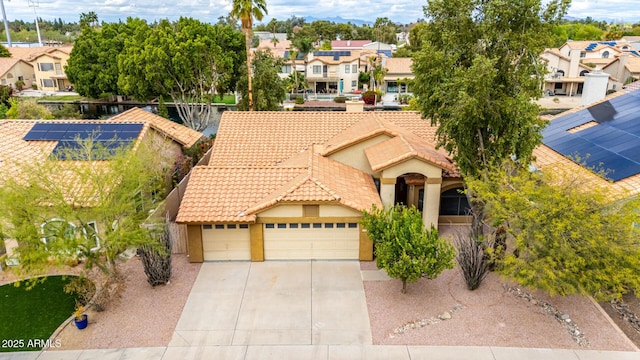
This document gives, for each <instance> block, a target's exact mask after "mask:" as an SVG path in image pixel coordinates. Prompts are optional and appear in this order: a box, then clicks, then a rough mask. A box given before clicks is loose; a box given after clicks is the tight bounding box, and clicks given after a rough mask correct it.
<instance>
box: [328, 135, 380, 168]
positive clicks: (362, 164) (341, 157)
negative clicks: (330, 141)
mask: <svg viewBox="0 0 640 360" xmlns="http://www.w3.org/2000/svg"><path fill="white" fill-rule="evenodd" d="M388 139H390V137H389V136H387V135H378V136H376V137H374V138H371V139H368V140H365V141H362V142H360V143H357V144H354V145H351V146H349V147H348V148H346V149H342V150H340V151H338V152H336V153H334V154H331V155H329V158H330V159H333V160H336V161H338V162H341V163H343V164H346V165H349V166H351V167H353V168H356V169H358V170H362V171H364V172H366V173H368V174H371V175H374V177H379V173H374V172H373V170H371V165H370V164H369V160H368V159H367V155H366V154H365V153H364V149H366V148H368V147H370V146H372V145H375V144H378V143H381V142H383V141H385V140H388Z"/></svg>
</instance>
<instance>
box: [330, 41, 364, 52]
mask: <svg viewBox="0 0 640 360" xmlns="http://www.w3.org/2000/svg"><path fill="white" fill-rule="evenodd" d="M371 43H372V41H371V40H332V41H331V50H336V51H337V50H362V49H364V46H365V45H368V44H371Z"/></svg>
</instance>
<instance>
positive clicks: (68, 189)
mask: <svg viewBox="0 0 640 360" xmlns="http://www.w3.org/2000/svg"><path fill="white" fill-rule="evenodd" d="M78 144H79V146H78V147H77V148H76V149H74V150H73V152H71V150H70V152H65V153H63V155H64V156H67V158H71V159H105V158H106V159H107V160H106V161H98V162H95V161H64V160H58V158H57V157H55V156H48V157H46V158H44V159H43V160H41V161H32V162H21V163H16V164H14V165H15V168H16V169H17V171H15V172H11V173H6V174H2V175H0V183H2V186H1V187H0V205H1V206H2V209H3V211H2V213H1V214H0V218H1V219H2V221H1V222H0V223H2V224H3V234H2V235H3V236H4V237H8V238H12V239H16V240H17V242H18V247H17V248H16V252H17V256H18V259H19V261H20V265H19V267H18V268H17V270H18V271H19V272H21V273H23V274H26V275H37V274H42V273H44V272H46V271H47V269H48V268H49V267H50V266H51V265H60V266H61V265H65V264H68V263H69V262H74V261H77V260H82V261H84V262H85V275H87V276H88V277H90V278H92V279H106V280H105V283H108V284H114V282H113V281H114V280H115V281H116V282H117V280H119V279H121V277H120V274H119V270H118V263H119V262H118V261H117V258H118V256H119V254H121V253H122V252H123V251H125V250H127V249H129V248H132V247H133V248H137V247H140V246H142V245H145V244H152V243H153V242H152V240H151V237H150V234H149V231H148V230H146V229H145V228H144V227H142V226H141V225H142V223H143V221H145V220H146V219H147V217H148V214H149V211H150V210H151V209H153V206H155V205H154V204H153V201H154V198H153V194H158V193H161V191H162V189H163V188H164V187H163V179H164V177H163V174H162V172H161V171H162V167H163V166H164V165H162V164H161V162H160V161H159V160H158V157H157V153H158V152H159V151H160V148H161V146H163V145H161V144H154V143H153V142H152V141H148V142H143V143H141V144H139V146H137V147H136V149H135V150H134V149H129V148H119V149H117V150H108V149H106V148H104V147H103V146H100V145H99V144H98V143H97V142H93V141H92V140H90V139H88V140H78ZM92 223H93V224H96V225H97V227H96V226H92ZM96 230H97V231H96ZM43 238H45V241H43ZM94 268H97V269H99V270H101V271H99V272H98V273H95V272H92V271H91V270H92V269H94ZM99 274H105V275H106V277H104V278H103V277H101V276H99ZM100 287H101V286H99V288H100ZM101 288H102V289H106V287H104V286H102V287H101ZM107 291H109V290H107ZM105 294H108V292H107V293H105Z"/></svg>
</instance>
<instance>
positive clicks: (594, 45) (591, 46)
mask: <svg viewBox="0 0 640 360" xmlns="http://www.w3.org/2000/svg"><path fill="white" fill-rule="evenodd" d="M596 46H598V43H591V44H589V45H588V46H587V47H586V48H584V49H585V50H587V51H591V50H593V49H595V48H596Z"/></svg>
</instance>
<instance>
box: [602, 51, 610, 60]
mask: <svg viewBox="0 0 640 360" xmlns="http://www.w3.org/2000/svg"><path fill="white" fill-rule="evenodd" d="M602 58H603V59H608V58H609V52H608V51H605V52H603V53H602Z"/></svg>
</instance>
